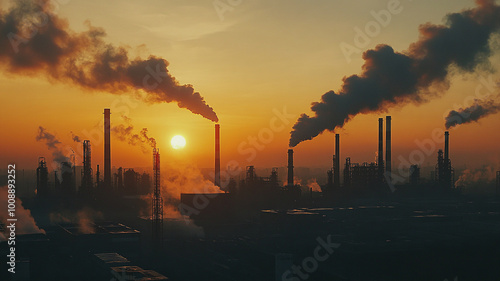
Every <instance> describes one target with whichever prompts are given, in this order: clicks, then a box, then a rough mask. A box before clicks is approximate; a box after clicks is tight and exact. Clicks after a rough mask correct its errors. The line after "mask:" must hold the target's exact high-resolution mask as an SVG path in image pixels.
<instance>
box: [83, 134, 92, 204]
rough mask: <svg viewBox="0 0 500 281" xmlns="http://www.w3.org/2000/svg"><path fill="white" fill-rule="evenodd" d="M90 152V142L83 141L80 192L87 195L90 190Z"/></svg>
mask: <svg viewBox="0 0 500 281" xmlns="http://www.w3.org/2000/svg"><path fill="white" fill-rule="evenodd" d="M91 156H92V151H91V147H90V141H89V140H84V141H83V170H82V186H81V188H82V190H83V191H84V192H85V193H87V194H89V193H90V191H91V190H92V187H93V183H92V158H91Z"/></svg>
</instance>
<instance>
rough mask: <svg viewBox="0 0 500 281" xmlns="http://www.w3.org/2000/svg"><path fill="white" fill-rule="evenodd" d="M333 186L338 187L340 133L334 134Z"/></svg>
mask: <svg viewBox="0 0 500 281" xmlns="http://www.w3.org/2000/svg"><path fill="white" fill-rule="evenodd" d="M333 176H334V179H333V182H334V186H335V187H340V135H339V134H335V174H334V175H333Z"/></svg>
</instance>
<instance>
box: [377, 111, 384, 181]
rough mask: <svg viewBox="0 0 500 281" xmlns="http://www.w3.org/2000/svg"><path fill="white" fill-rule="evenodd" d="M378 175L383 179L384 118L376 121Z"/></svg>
mask: <svg viewBox="0 0 500 281" xmlns="http://www.w3.org/2000/svg"><path fill="white" fill-rule="evenodd" d="M377 156H378V160H377V162H378V163H377V165H378V174H379V178H380V179H383V178H384V118H379V119H378V155H377Z"/></svg>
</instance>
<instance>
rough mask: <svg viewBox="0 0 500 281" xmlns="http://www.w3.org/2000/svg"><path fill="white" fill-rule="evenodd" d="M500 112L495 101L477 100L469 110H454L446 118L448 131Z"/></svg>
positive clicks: (499, 105) (498, 105) (499, 107)
mask: <svg viewBox="0 0 500 281" xmlns="http://www.w3.org/2000/svg"><path fill="white" fill-rule="evenodd" d="M499 111H500V104H499V103H497V102H495V101H494V100H487V101H482V100H475V101H474V104H473V105H471V106H469V107H467V108H460V109H459V110H458V111H456V110H452V111H450V113H448V116H446V123H445V126H446V129H449V128H451V127H455V126H457V125H460V124H467V123H471V122H477V121H479V119H481V118H483V117H486V116H488V115H491V114H495V113H497V112H499Z"/></svg>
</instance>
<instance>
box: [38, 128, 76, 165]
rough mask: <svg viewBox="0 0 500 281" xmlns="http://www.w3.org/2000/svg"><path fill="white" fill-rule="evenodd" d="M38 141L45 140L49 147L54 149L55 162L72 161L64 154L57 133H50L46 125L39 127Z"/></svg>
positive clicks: (51, 149)
mask: <svg viewBox="0 0 500 281" xmlns="http://www.w3.org/2000/svg"><path fill="white" fill-rule="evenodd" d="M36 140H37V141H43V142H45V145H47V148H48V149H49V150H50V151H52V158H53V159H54V160H53V161H54V162H57V163H59V164H60V163H62V162H70V160H69V158H68V157H66V156H65V155H64V153H63V152H62V151H61V149H60V148H59V146H60V144H61V142H60V141H59V140H58V139H57V138H56V136H55V135H53V134H51V133H49V132H48V131H47V130H46V129H45V128H44V127H42V126H39V127H38V134H37V136H36Z"/></svg>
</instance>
